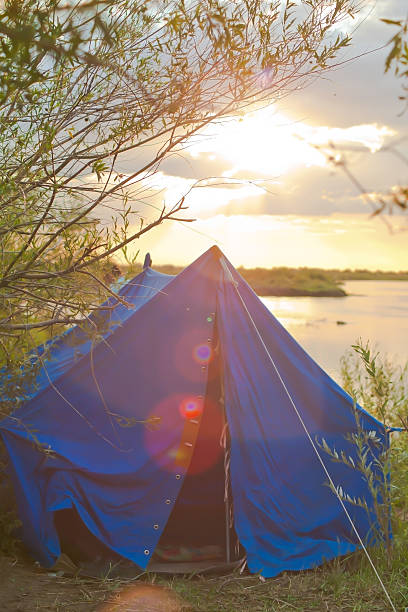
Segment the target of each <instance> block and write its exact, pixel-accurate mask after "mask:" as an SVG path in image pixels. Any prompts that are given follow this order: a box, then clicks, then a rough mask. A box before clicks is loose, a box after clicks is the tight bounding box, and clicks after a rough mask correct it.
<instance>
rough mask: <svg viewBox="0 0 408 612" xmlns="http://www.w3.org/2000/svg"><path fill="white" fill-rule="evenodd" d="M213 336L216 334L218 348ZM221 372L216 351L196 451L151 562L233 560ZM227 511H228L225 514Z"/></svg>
mask: <svg viewBox="0 0 408 612" xmlns="http://www.w3.org/2000/svg"><path fill="white" fill-rule="evenodd" d="M217 344H218V342H217V334H216V330H215V334H214V346H215V347H216V346H217ZM222 389H223V385H222V384H221V369H220V358H219V355H218V350H217V348H215V350H214V351H213V356H212V359H211V362H210V364H209V370H208V383H207V389H206V396H205V400H204V409H203V413H202V416H201V420H200V425H199V427H200V430H199V433H198V436H197V441H196V445H195V448H194V453H193V456H192V459H191V463H190V465H189V468H188V472H187V474H186V476H185V478H184V482H183V486H182V488H181V490H180V493H179V496H178V498H177V501H176V503H175V505H174V508H173V511H172V513H171V515H170V517H169V520H168V522H167V525H166V527H165V530H164V532H163V534H162V536H161V538H160V541H159V544H158V546H157V549H156V553H155V558H154V561H155V562H156V563H157V561H158V560H161V561H163V562H167V561H178V562H184V561H194V560H206V559H213V560H220V561H222V562H223V563H225V562H229V561H230V560H231V554H230V549H231V542H234V541H235V539H236V536H235V535H234V534H231V533H230V531H231V528H230V524H229V523H230V522H229V521H227V516H228V515H229V511H230V508H231V504H230V503H229V502H228V503H227V502H226V501H225V491H226V487H227V489H228V485H227V483H228V476H227V474H226V471H225V470H226V466H227V462H226V460H225V456H226V453H227V454H228V452H229V449H228V448H227V447H226V445H225V444H224V443H223V440H225V431H226V427H225V424H226V421H225V413H224V408H223V398H222V393H223V391H222ZM226 508H227V511H226ZM234 548H236V547H234Z"/></svg>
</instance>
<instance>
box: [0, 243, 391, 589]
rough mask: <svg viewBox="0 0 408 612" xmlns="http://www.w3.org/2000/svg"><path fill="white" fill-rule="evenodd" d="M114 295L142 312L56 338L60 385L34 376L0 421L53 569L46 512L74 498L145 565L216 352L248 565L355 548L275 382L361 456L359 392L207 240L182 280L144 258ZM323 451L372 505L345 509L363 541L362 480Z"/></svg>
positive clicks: (26, 522) (309, 417) (35, 541)
mask: <svg viewBox="0 0 408 612" xmlns="http://www.w3.org/2000/svg"><path fill="white" fill-rule="evenodd" d="M142 288H144V289H143V291H142ZM121 296H123V297H125V299H126V300H127V301H132V303H133V304H134V308H133V309H129V308H126V307H125V306H122V305H120V306H118V307H117V308H116V309H115V310H113V311H101V312H102V313H104V312H109V315H107V316H109V317H111V321H112V322H113V324H112V326H111V327H109V329H108V331H106V333H105V337H104V339H103V341H101V342H99V343H98V344H96V345H93V346H92V347H91V346H90V345H89V343H88V342H87V341H85V342H84V343H83V344H79V347H80V348H79V349H78V346H76V347H75V348H76V351H78V350H79V351H80V355H79V358H78V357H75V355H74V353H75V352H73V351H72V347H70V346H66V345H67V342H66V339H67V336H69V333H77V334H78V333H81V332H80V331H79V330H77V331H76V332H75V331H74V332H68V334H65V335H63V336H62V337H61V338H60V339H58V341H57V343H56V344H55V347H56V348H53V352H52V360H51V362H50V363H48V361H47V363H46V367H47V369H48V377H49V378H51V379H52V381H51V384H50V381H49V378H48V384H46V382H45V380H44V379H41V381H40V385H39V391H38V390H37V391H36V393H35V395H33V397H32V398H31V399H30V400H29V401H28V402H27V403H26V404H25V405H24V406H23V407H22V408H21V409H20V410H19V411H18V412H16V413H14V415H12V417H9V418H7V419H5V420H4V421H2V423H1V424H0V427H1V433H2V436H3V439H4V442H5V445H6V447H7V450H8V453H9V457H10V464H11V469H12V472H13V480H14V486H15V491H16V497H17V502H18V507H19V513H20V517H21V519H22V523H23V537H24V540H25V542H26V544H27V546H28V547H29V548H30V550H31V551H32V553H33V554H34V556H35V557H36V558H37V559H38V560H39V561H40V562H41V563H42V564H43V565H45V566H51V565H52V564H53V563H54V562H55V560H56V559H57V558H58V556H59V554H60V544H59V539H58V534H57V531H56V528H55V525H54V520H53V513H54V512H55V511H57V510H59V509H66V508H72V507H74V508H75V509H76V510H77V512H78V514H79V516H80V517H81V519H82V521H83V522H84V523H85V525H86V526H87V527H88V529H89V530H90V531H91V532H92V533H93V534H94V535H95V536H96V537H97V538H98V539H99V540H100V541H101V542H103V543H104V544H105V545H106V546H107V547H109V548H110V549H112V550H114V551H116V552H117V553H118V554H120V555H122V556H123V557H125V558H127V559H130V560H131V561H133V562H134V563H136V564H137V565H139V566H140V567H142V568H146V567H147V565H148V563H149V561H150V559H151V557H152V554H153V553H154V550H155V547H156V546H157V543H158V541H159V539H160V536H161V534H162V533H163V531H164V529H165V525H166V522H167V521H168V519H169V516H170V513H171V511H172V508H173V507H174V505H175V503H176V501H177V497H178V495H179V493H180V490H181V487H182V484H183V482H184V479H185V476H186V474H187V473H188V469H189V464H190V461H191V458H192V456H193V453H194V450H195V445H196V441H197V439H198V434H199V431H200V422H201V419H202V413H203V410H205V407H206V405H207V399H208V398H206V393H207V389H208V388H210V387H211V380H210V379H209V377H211V375H212V374H211V367H209V362H210V361H211V356H212V354H213V352H214V351H217V350H218V351H219V356H220V360H221V363H222V373H221V376H222V382H223V388H224V402H225V412H226V419H227V421H228V426H229V430H230V446H231V466H230V470H231V490H232V501H233V507H234V526H235V530H236V532H237V534H238V537H239V540H240V542H241V544H242V545H243V546H244V548H245V549H246V552H247V558H248V567H249V569H250V570H251V571H252V572H262V574H263V575H264V576H265V577H271V576H275V575H277V574H279V573H280V572H282V571H283V570H299V569H308V568H312V567H315V566H317V565H319V564H321V563H323V562H324V561H325V560H328V559H331V558H333V557H335V556H337V555H341V554H345V553H348V552H350V551H352V550H354V549H356V548H357V547H358V543H357V542H356V537H355V535H354V533H353V531H352V529H351V526H350V524H349V521H348V519H347V517H346V516H345V513H344V511H343V509H342V507H341V505H340V503H339V501H338V499H337V498H336V496H335V495H334V494H333V492H332V491H331V490H330V488H329V487H328V486H327V482H326V480H327V478H326V476H325V474H324V472H323V469H322V466H321V465H320V463H319V461H318V458H317V456H316V454H315V452H314V450H313V448H312V446H311V444H310V441H309V440H308V439H307V437H306V435H305V432H304V430H303V428H302V426H301V424H300V421H299V418H298V416H297V415H296V413H295V411H294V409H293V406H292V404H291V402H290V400H289V398H288V395H287V393H286V391H285V389H284V387H283V385H282V380H283V381H284V383H285V385H286V388H287V390H288V393H289V394H290V396H291V398H292V399H293V401H294V403H295V405H296V407H297V408H298V410H299V412H300V414H301V416H302V418H303V420H304V422H305V424H306V426H307V428H308V431H309V432H310V434H311V436H312V438H313V439H316V440H317V441H318V442H319V441H321V440H322V439H323V438H325V440H326V441H327V443H328V444H329V446H330V447H331V448H336V449H337V450H338V451H340V449H341V450H344V451H345V453H346V454H347V455H349V456H351V457H352V458H353V459H354V460H355V463H357V456H356V449H355V448H354V447H353V445H351V444H350V443H349V442H348V441H347V440H346V438H345V436H346V435H347V434H350V433H353V432H356V431H357V424H356V418H355V413H354V407H353V401H352V399H351V398H350V397H349V396H348V395H347V394H346V393H345V392H344V391H343V390H342V389H341V388H340V387H339V386H338V385H337V384H336V383H335V382H334V381H333V380H332V379H331V378H330V377H329V376H327V374H325V373H324V372H323V370H322V369H321V368H320V367H319V366H318V365H317V364H316V363H315V362H314V361H313V360H312V359H311V357H309V356H308V355H307V354H306V353H305V351H304V350H303V349H302V348H301V347H300V346H299V344H298V343H297V342H296V341H295V340H294V339H293V338H292V337H291V336H290V335H289V334H288V333H287V332H286V331H285V329H284V328H283V327H282V326H281V325H280V324H279V322H278V321H277V320H276V318H275V317H274V316H273V315H272V314H271V313H270V312H269V311H268V310H267V308H266V307H265V306H264V305H263V304H262V302H261V301H260V300H259V299H258V297H257V296H256V295H255V293H254V292H253V291H252V290H251V289H250V287H249V286H248V285H247V284H246V282H245V281H244V280H243V279H242V278H241V277H240V275H239V274H238V272H237V271H236V270H235V269H234V268H233V267H232V265H231V264H230V263H229V262H228V260H227V259H226V258H225V256H224V255H223V254H222V253H221V251H220V250H219V249H218V248H217V247H212V248H211V249H210V250H209V251H207V252H206V253H204V254H203V255H202V256H201V257H200V258H199V259H197V260H196V261H195V262H194V263H193V264H191V265H190V266H189V267H188V268H186V269H185V270H184V271H183V272H181V273H180V274H179V275H177V276H175V277H168V276H165V275H160V274H159V273H157V272H155V271H154V270H152V269H151V268H147V269H146V270H144V272H143V273H142V274H140V275H139V276H138V277H136V278H135V279H134V280H133V281H131V282H130V283H129V284H128V285H125V286H124V287H123V288H122V290H121ZM261 338H262V341H261ZM84 340H86V338H84ZM216 344H217V346H216ZM53 347H54V345H53ZM271 358H272V359H273V363H272V361H271ZM60 362H61V363H60ZM274 364H275V365H274ZM276 368H277V370H278V371H279V374H280V377H281V378H279V376H278V375H277V372H276ZM212 370H213V371H214V368H213V369H212ZM50 371H51V376H50ZM281 379H282V380H281ZM357 410H358V415H359V420H360V425H361V427H363V429H365V430H367V431H372V432H374V433H373V434H372V435H375V436H376V437H377V439H379V440H380V441H382V442H384V443H386V442H387V441H386V432H385V429H384V426H383V425H382V424H381V423H380V422H379V421H377V420H376V419H374V418H373V417H371V416H370V415H369V414H368V413H366V412H364V410H362V409H361V408H360V407H357ZM192 416H193V417H194V418H191V417H192ZM34 442H35V443H34ZM40 446H41V447H42V449H43V450H39V447H40ZM370 452H372V453H373V455H375V453H376V452H377V451H376V447H375V446H374V445H373V447H372V448H370ZM322 455H323V460H324V461H325V464H326V465H327V469H328V470H329V472H330V474H331V476H332V478H333V481H334V482H335V484H336V486H337V485H339V486H341V487H342V488H343V489H344V491H345V492H346V493H347V494H349V495H350V496H351V497H353V496H355V497H360V498H364V499H365V500H366V501H367V504H368V507H369V512H368V513H367V512H366V511H364V510H363V509H362V508H359V507H356V506H354V505H352V504H351V503H349V502H347V501H346V502H345V504H346V506H347V509H348V511H349V512H350V514H351V515H352V517H353V520H354V521H355V524H356V526H357V528H358V530H359V533H360V535H361V537H362V538H363V539H368V538H369V537H371V536H372V527H373V525H375V516H374V513H373V512H371V510H370V508H371V507H372V505H373V504H372V498H371V493H370V490H369V488H368V486H367V483H366V482H365V480H364V478H363V476H362V474H361V473H360V472H359V471H358V470H353V469H351V468H350V467H348V466H347V465H345V464H343V463H342V462H336V463H334V462H332V461H331V460H330V458H329V456H328V455H326V456H324V453H322ZM198 482H199V479H198ZM217 486H219V483H218V484H217V483H214V487H215V488H216V487H217ZM206 491H207V492H206V495H209V493H208V490H207V489H206ZM370 513H371V515H370ZM197 529H199V526H197Z"/></svg>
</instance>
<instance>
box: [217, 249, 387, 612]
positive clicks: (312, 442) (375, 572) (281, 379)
mask: <svg viewBox="0 0 408 612" xmlns="http://www.w3.org/2000/svg"><path fill="white" fill-rule="evenodd" d="M221 265H222V267H223V270H224V272H225V273H226V275H227V278H229V281H230V282H231V283H232V285H233V286H234V287H235V291H236V292H237V294H238V297H239V299H240V300H241V303H242V305H243V307H244V310H245V312H246V314H247V316H248V318H249V320H250V322H251V325H252V326H253V328H254V330H255V332H256V334H257V336H258V338H259V340H260V341H261V344H262V346H263V348H264V349H265V352H266V354H267V356H268V359H269V361H270V362H271V364H272V366H273V368H274V370H275V372H276V375H277V376H278V378H279V381H280V382H281V384H282V387H283V388H284V390H285V393H286V395H287V396H288V399H289V401H290V403H291V405H292V407H293V409H294V411H295V412H296V415H297V417H298V419H299V421H300V423H301V425H302V427H303V429H304V431H305V433H306V436H307V438H308V440H309V442H310V444H311V445H312V447H313V450H314V452H315V453H316V455H317V458H318V460H319V462H320V464H321V466H322V468H323V470H324V473H325V474H326V476H327V478H328V480H329V483H330V486H331V488H332V491H333V492H334V493H335V495H336V497H337V499H338V500H339V502H340V505H341V507H342V508H343V510H344V513H345V515H346V516H347V518H348V520H349V522H350V524H351V526H352V528H353V531H354V533H355V534H356V536H357V538H358V541H359V542H360V545H361V548H362V549H363V551H364V553H365V555H366V557H367V559H368V561H369V563H370V565H371V567H372V569H373V571H374V574H375V575H376V577H377V579H378V582H379V583H380V585H381V588H382V590H383V591H384V594H385V596H386V598H387V600H388V602H389V604H390V606H391V609H392V610H393V612H397V609H396V608H395V606H394V603H393V601H392V599H391V597H390V595H389V593H388V591H387V589H386V587H385V585H384V582H383V581H382V579H381V577H380V575H379V573H378V570H377V568H376V567H375V565H374V562H373V560H372V559H371V555H370V554H369V552H368V550H367V548H366V546H365V545H364V542H363V540H362V538H361V536H360V533H359V531H358V529H357V527H356V526H355V524H354V521H353V519H352V518H351V516H350V514H349V512H348V510H347V508H346V506H345V504H344V502H343V500H342V498H341V495H340V494H339V492H338V490H337V487H336V486H335V484H334V482H333V479H332V477H331V475H330V472H329V470H328V469H327V467H326V464H325V462H324V461H323V459H322V456H321V454H320V453H319V450H318V448H317V447H316V444H315V443H314V441H313V439H312V436H311V435H310V433H309V430H308V429H307V427H306V425H305V422H304V420H303V418H302V415H301V414H300V412H299V410H298V409H297V406H296V404H295V402H294V401H293V398H292V396H291V394H290V393H289V391H288V388H287V386H286V384H285V381H284V380H283V378H282V376H281V374H280V372H279V370H278V368H277V366H276V363H275V361H274V360H273V358H272V356H271V354H270V353H269V351H268V348H267V346H266V345H265V342H264V341H263V338H262V336H261V334H260V332H259V330H258V328H257V326H256V324H255V321H254V320H253V318H252V316H251V313H250V312H249V310H248V308H247V306H246V304H245V301H244V300H243V298H242V295H241V294H240V292H239V288H238V283H237V282H236V281H235V280H234V278H233V276H232V274H231V272H230V270H229V269H228V267H227V266H226V265H225V264H224V260H223V259H221Z"/></svg>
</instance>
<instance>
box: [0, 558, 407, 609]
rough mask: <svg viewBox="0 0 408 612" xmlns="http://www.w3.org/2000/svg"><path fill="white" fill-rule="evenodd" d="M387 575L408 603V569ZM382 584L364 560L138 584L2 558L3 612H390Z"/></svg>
mask: <svg viewBox="0 0 408 612" xmlns="http://www.w3.org/2000/svg"><path fill="white" fill-rule="evenodd" d="M383 578H384V580H385V582H386V583H387V585H388V588H390V589H391V593H392V596H393V599H394V603H395V605H396V606H397V609H398V610H402V609H403V606H404V605H407V603H406V602H407V594H408V587H407V580H406V575H405V572H404V573H401V572H398V576H397V575H394V573H393V572H392V573H391V574H389V575H384V574H383ZM388 609H390V608H389V606H388V605H387V603H386V601H385V599H384V596H383V594H382V591H381V587H380V585H379V584H378V583H377V582H376V581H375V579H374V577H373V576H372V575H371V574H370V570H369V568H368V567H367V566H366V564H365V563H364V561H362V559H361V557H360V555H354V556H353V557H352V558H350V559H343V560H340V561H339V560H337V561H336V562H334V563H331V564H328V565H327V566H325V567H323V568H320V569H316V570H313V571H308V572H299V573H285V574H283V575H281V576H279V577H277V578H274V579H271V580H267V581H265V582H261V581H260V580H259V578H258V577H257V576H249V575H240V574H239V573H233V574H229V575H227V576H217V577H200V576H195V577H193V578H191V577H190V578H188V577H183V578H175V577H169V578H167V579H163V578H160V577H158V576H156V575H144V576H143V577H142V578H141V579H139V580H137V581H129V580H126V581H123V580H122V581H121V580H110V579H109V578H104V579H99V580H96V579H85V578H75V577H67V576H64V575H62V574H60V573H59V572H58V573H55V572H50V571H46V570H43V569H41V568H39V567H38V566H37V565H35V564H34V563H33V562H32V561H30V560H29V559H28V558H27V557H25V556H24V555H19V556H18V557H14V558H12V557H0V610H1V611H4V612H36V611H41V612H42V611H45V612H59V611H62V610H63V611H64V612H94V611H95V612H194V611H197V612H204V611H205V612H241V611H242V612H244V611H245V612H278V611H279V612H281V611H282V612H283V611H286V612H288V611H291V610H297V611H300V612H316V611H317V610H320V611H327V610H330V612H340V611H342V612H357V611H358V612H368V611H370V612H386V610H388Z"/></svg>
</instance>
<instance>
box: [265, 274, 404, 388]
mask: <svg viewBox="0 0 408 612" xmlns="http://www.w3.org/2000/svg"><path fill="white" fill-rule="evenodd" d="M344 288H345V290H346V291H347V293H348V294H349V295H348V296H347V297H345V298H311V297H291V298H290V297H281V298H280V297H264V298H261V299H262V301H263V302H264V304H265V305H266V306H267V307H268V308H269V309H270V310H271V312H273V314H274V315H275V316H276V317H277V319H278V320H279V321H280V322H281V323H282V325H284V327H285V328H286V329H287V330H288V331H289V332H290V333H291V334H292V335H293V336H294V337H295V338H296V340H297V341H298V342H299V343H300V344H301V345H302V346H303V348H304V349H305V350H306V351H307V352H308V353H309V354H310V355H311V356H312V357H313V358H314V359H315V360H316V361H317V363H319V365H321V366H322V367H323V368H324V369H325V370H326V371H327V372H328V373H329V374H330V375H331V376H333V378H335V379H336V380H337V381H338V382H341V381H340V358H341V356H342V355H343V354H344V353H345V351H347V350H348V349H349V348H350V347H351V345H352V344H354V343H355V341H356V340H357V339H358V338H359V337H361V338H362V339H363V341H366V340H370V342H371V343H372V344H373V345H374V344H375V345H376V346H377V347H378V350H379V351H381V353H387V354H388V355H389V356H390V357H391V358H392V359H394V360H395V361H397V362H398V363H401V364H402V363H405V362H406V361H407V360H408V282H406V281H348V282H346V283H344ZM343 323H344V324H343Z"/></svg>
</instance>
